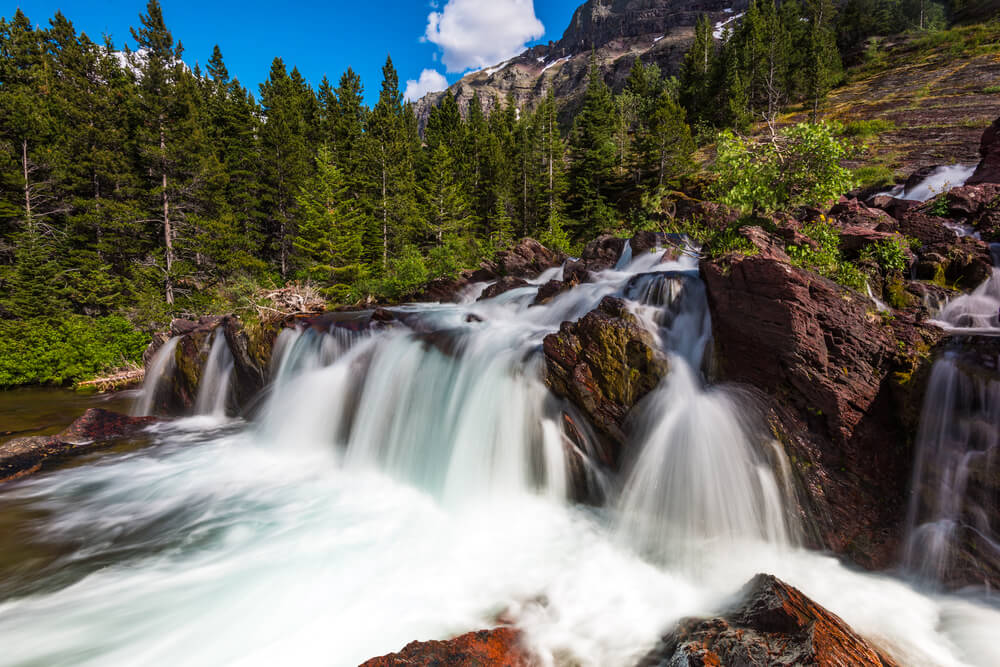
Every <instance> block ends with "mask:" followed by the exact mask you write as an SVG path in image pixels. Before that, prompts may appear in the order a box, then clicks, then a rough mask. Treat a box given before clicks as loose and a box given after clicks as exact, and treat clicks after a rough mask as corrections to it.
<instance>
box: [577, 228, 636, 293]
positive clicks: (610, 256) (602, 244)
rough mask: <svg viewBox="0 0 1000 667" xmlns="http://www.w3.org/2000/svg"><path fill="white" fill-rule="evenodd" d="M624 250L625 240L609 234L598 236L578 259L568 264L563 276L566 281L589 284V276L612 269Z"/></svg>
mask: <svg viewBox="0 0 1000 667" xmlns="http://www.w3.org/2000/svg"><path fill="white" fill-rule="evenodd" d="M624 249H625V239H623V238H619V237H617V236H612V235H610V234H604V235H602V236H598V237H597V238H596V239H594V240H593V241H591V242H590V243H588V244H587V246H586V247H585V248H584V249H583V252H582V253H580V259H578V260H576V261H575V262H568V263H567V264H566V270H565V271H564V273H563V276H564V278H565V279H567V280H576V281H577V282H581V283H585V282H590V280H591V274H593V273H597V272H599V271H606V270H608V269H611V268H614V266H615V264H617V263H618V260H619V259H620V258H621V256H622V251H623V250H624Z"/></svg>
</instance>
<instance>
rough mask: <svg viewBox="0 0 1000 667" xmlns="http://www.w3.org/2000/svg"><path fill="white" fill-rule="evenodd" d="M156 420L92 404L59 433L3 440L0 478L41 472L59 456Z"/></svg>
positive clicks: (129, 435) (126, 434) (128, 435)
mask: <svg viewBox="0 0 1000 667" xmlns="http://www.w3.org/2000/svg"><path fill="white" fill-rule="evenodd" d="M157 421H158V420H157V419H156V418H155V417H126V416H125V415H120V414H118V413H116V412H109V411H108V410H102V409H100V408H91V409H90V410H87V412H85V413H84V414H83V416H82V417H80V418H79V419H77V420H76V421H75V422H73V423H72V424H70V426H69V427H68V428H67V429H66V430H65V431H63V432H62V433H59V434H58V435H54V436H37V437H33V438H17V439H15V440H11V441H9V442H5V443H3V444H0V482H5V481H8V480H11V479H16V478H18V477H23V476H25V475H30V474H32V473H35V472H38V471H39V470H41V469H42V468H43V467H44V466H45V465H46V464H49V463H52V462H54V461H57V460H62V459H65V458H69V457H72V456H79V455H81V454H86V453H88V452H91V451H93V450H94V449H96V448H99V447H104V446H107V445H110V444H113V443H115V442H118V441H120V440H124V439H128V438H133V437H135V436H137V435H138V434H139V433H140V432H141V431H143V430H144V429H145V428H147V427H148V426H150V425H152V424H155V423H156V422H157Z"/></svg>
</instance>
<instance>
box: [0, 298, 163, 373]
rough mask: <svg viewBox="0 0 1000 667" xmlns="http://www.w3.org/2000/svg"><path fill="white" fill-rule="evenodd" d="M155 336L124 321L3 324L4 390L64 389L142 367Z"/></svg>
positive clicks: (0, 368) (78, 318)
mask: <svg viewBox="0 0 1000 667" xmlns="http://www.w3.org/2000/svg"><path fill="white" fill-rule="evenodd" d="M148 344H149V336H148V335H146V334H145V333H142V332H141V331H136V330H135V329H134V328H133V327H132V325H131V324H130V323H129V321H128V320H126V319H125V318H123V317H117V316H112V317H102V318H96V319H92V318H88V317H84V316H82V315H69V316H66V317H65V318H64V319H62V320H60V321H58V322H53V321H50V320H47V319H42V318H38V319H29V320H7V321H0V387H13V386H18V385H26V384H51V385H64V384H67V383H70V382H77V381H80V380H85V379H88V378H92V377H95V376H97V375H99V374H100V373H102V372H104V371H109V370H112V369H114V368H118V367H121V366H124V365H126V364H129V363H138V362H140V361H141V360H142V352H143V350H144V349H145V348H146V345H148Z"/></svg>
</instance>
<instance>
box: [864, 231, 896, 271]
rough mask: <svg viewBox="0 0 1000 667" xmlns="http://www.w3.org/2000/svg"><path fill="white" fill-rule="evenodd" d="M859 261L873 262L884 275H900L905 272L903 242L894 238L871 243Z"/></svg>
mask: <svg viewBox="0 0 1000 667" xmlns="http://www.w3.org/2000/svg"><path fill="white" fill-rule="evenodd" d="M861 259H862V260H864V261H870V262H874V263H875V264H877V265H878V267H879V268H880V269H881V270H882V272H883V273H885V274H889V273H902V272H903V271H905V270H906V245H905V241H904V239H902V238H894V239H884V240H882V241H878V242H877V243H872V244H870V245H868V246H867V247H865V249H864V250H863V251H862V252H861Z"/></svg>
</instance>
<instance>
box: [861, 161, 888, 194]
mask: <svg viewBox="0 0 1000 667" xmlns="http://www.w3.org/2000/svg"><path fill="white" fill-rule="evenodd" d="M854 181H855V182H856V183H857V184H858V187H862V188H869V187H882V186H889V185H892V184H893V183H895V182H896V171H895V170H894V169H890V168H889V167H887V166H885V165H883V164H874V165H865V166H864V167H858V168H857V169H855V170H854Z"/></svg>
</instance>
